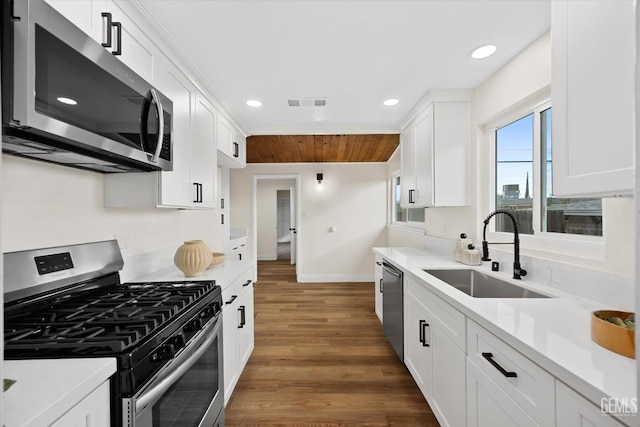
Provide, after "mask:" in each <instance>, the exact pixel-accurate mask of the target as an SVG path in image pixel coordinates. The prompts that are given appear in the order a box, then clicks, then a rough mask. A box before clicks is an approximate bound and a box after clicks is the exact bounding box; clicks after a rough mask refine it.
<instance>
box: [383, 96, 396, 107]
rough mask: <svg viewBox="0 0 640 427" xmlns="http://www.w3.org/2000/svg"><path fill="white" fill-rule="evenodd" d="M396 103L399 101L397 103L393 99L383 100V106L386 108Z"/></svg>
mask: <svg viewBox="0 0 640 427" xmlns="http://www.w3.org/2000/svg"><path fill="white" fill-rule="evenodd" d="M398 102H400V101H398V100H397V99H395V98H389V99H385V100H384V102H383V104H384V105H386V106H387V107H391V106H392V105H396V104H398Z"/></svg>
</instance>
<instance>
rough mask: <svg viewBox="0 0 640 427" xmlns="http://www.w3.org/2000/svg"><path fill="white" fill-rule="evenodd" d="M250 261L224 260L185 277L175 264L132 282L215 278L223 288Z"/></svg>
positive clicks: (242, 270) (242, 271)
mask: <svg viewBox="0 0 640 427" xmlns="http://www.w3.org/2000/svg"><path fill="white" fill-rule="evenodd" d="M252 266H253V263H252V262H251V261H237V260H224V262H222V264H218V265H216V266H215V267H213V268H208V269H206V270H205V271H204V273H203V274H202V275H201V276H198V277H185V276H184V274H183V273H182V271H180V270H179V269H178V267H176V266H175V265H172V266H171V267H167V268H163V269H161V270H158V271H154V272H153V273H150V274H145V275H144V276H140V277H136V278H135V279H133V280H132V281H133V282H162V281H178V280H215V281H216V285H220V287H222V288H224V287H225V286H226V285H228V284H230V283H232V282H233V281H234V280H235V279H236V278H237V277H238V276H240V275H241V274H242V273H244V272H245V271H246V270H247V269H248V268H251V267H252Z"/></svg>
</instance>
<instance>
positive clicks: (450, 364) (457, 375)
mask: <svg viewBox="0 0 640 427" xmlns="http://www.w3.org/2000/svg"><path fill="white" fill-rule="evenodd" d="M431 347H432V350H431V351H432V352H433V370H432V372H433V386H432V401H431V402H430V403H431V408H432V409H433V412H434V414H435V415H436V417H437V418H438V421H439V422H440V424H441V425H443V426H450V427H456V426H465V425H467V422H466V418H467V414H466V413H465V411H463V410H462V408H464V407H465V401H466V399H465V387H466V372H465V371H466V369H465V365H466V358H465V355H464V353H463V352H462V351H460V349H459V348H458V347H456V345H455V344H454V343H453V342H451V340H449V339H448V338H447V337H446V336H445V334H444V333H442V332H441V331H440V329H439V328H438V327H437V326H436V327H433V328H431Z"/></svg>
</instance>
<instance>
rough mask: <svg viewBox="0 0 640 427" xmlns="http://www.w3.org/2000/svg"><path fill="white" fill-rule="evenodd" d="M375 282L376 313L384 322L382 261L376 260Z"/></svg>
mask: <svg viewBox="0 0 640 427" xmlns="http://www.w3.org/2000/svg"><path fill="white" fill-rule="evenodd" d="M374 276H375V282H374V284H373V287H374V292H375V295H376V297H375V312H376V315H377V316H378V319H380V321H381V322H382V259H381V258H376V266H375V275H374Z"/></svg>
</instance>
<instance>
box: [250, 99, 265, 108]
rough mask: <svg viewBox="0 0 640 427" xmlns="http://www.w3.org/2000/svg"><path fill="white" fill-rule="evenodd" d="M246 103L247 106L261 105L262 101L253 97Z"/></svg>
mask: <svg viewBox="0 0 640 427" xmlns="http://www.w3.org/2000/svg"><path fill="white" fill-rule="evenodd" d="M247 105H248V106H249V107H262V102H260V101H258V100H255V99H250V100H248V101H247Z"/></svg>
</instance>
